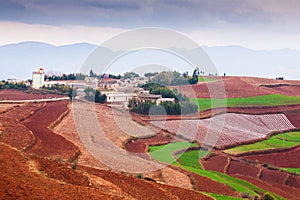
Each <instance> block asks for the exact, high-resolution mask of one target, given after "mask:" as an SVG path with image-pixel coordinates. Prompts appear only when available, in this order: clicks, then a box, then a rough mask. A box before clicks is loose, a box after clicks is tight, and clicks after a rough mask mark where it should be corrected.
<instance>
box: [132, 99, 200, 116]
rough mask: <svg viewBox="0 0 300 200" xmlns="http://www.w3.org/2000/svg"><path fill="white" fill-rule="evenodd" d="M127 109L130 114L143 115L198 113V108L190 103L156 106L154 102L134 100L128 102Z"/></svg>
mask: <svg viewBox="0 0 300 200" xmlns="http://www.w3.org/2000/svg"><path fill="white" fill-rule="evenodd" d="M129 108H130V109H131V111H132V112H135V113H139V114H144V115H149V114H150V115H165V114H167V115H181V114H192V113H196V112H197V111H198V107H197V106H196V105H195V104H193V103H191V102H186V101H185V102H174V103H173V102H162V103H161V104H160V105H156V102H151V101H145V102H139V101H137V100H136V99H131V100H129Z"/></svg>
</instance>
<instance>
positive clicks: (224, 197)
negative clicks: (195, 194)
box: [207, 194, 243, 200]
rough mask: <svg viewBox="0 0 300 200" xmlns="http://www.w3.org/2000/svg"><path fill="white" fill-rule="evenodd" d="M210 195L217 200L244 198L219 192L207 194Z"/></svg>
mask: <svg viewBox="0 0 300 200" xmlns="http://www.w3.org/2000/svg"><path fill="white" fill-rule="evenodd" d="M207 195H208V196H211V197H213V198H215V199H217V200H239V199H243V198H237V197H229V196H224V195H219V194H207Z"/></svg>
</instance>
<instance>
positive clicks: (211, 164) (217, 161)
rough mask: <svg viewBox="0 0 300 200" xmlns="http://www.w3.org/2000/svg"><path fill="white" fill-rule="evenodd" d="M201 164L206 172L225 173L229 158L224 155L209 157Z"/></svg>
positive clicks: (202, 160)
mask: <svg viewBox="0 0 300 200" xmlns="http://www.w3.org/2000/svg"><path fill="white" fill-rule="evenodd" d="M201 164H202V166H203V167H204V169H206V170H213V171H218V172H224V169H225V166H226V165H227V164H228V158H227V157H226V156H223V155H209V156H208V157H206V158H202V159H201Z"/></svg>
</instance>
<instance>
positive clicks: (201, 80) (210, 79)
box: [198, 76, 217, 82]
mask: <svg viewBox="0 0 300 200" xmlns="http://www.w3.org/2000/svg"><path fill="white" fill-rule="evenodd" d="M216 80H217V79H216V78H212V77H206V76H199V77H198V81H199V82H214V81H216Z"/></svg>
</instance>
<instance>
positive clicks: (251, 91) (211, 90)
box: [171, 77, 271, 98]
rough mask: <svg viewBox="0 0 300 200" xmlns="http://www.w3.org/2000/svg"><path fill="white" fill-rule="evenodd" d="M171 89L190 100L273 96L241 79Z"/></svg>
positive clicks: (226, 78) (225, 78)
mask: <svg viewBox="0 0 300 200" xmlns="http://www.w3.org/2000/svg"><path fill="white" fill-rule="evenodd" d="M171 88H177V89H178V91H179V92H180V93H182V94H184V95H186V96H187V97H189V98H239V97H251V96H262V95H268V94H271V92H270V91H268V90H265V89H264V88H260V87H256V86H253V85H251V84H249V83H247V82H245V81H243V80H241V79H240V78H239V77H223V78H221V79H220V80H218V81H214V82H207V83H201V82H199V83H198V84H196V85H182V86H176V87H171ZM224 92H225V93H224Z"/></svg>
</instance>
